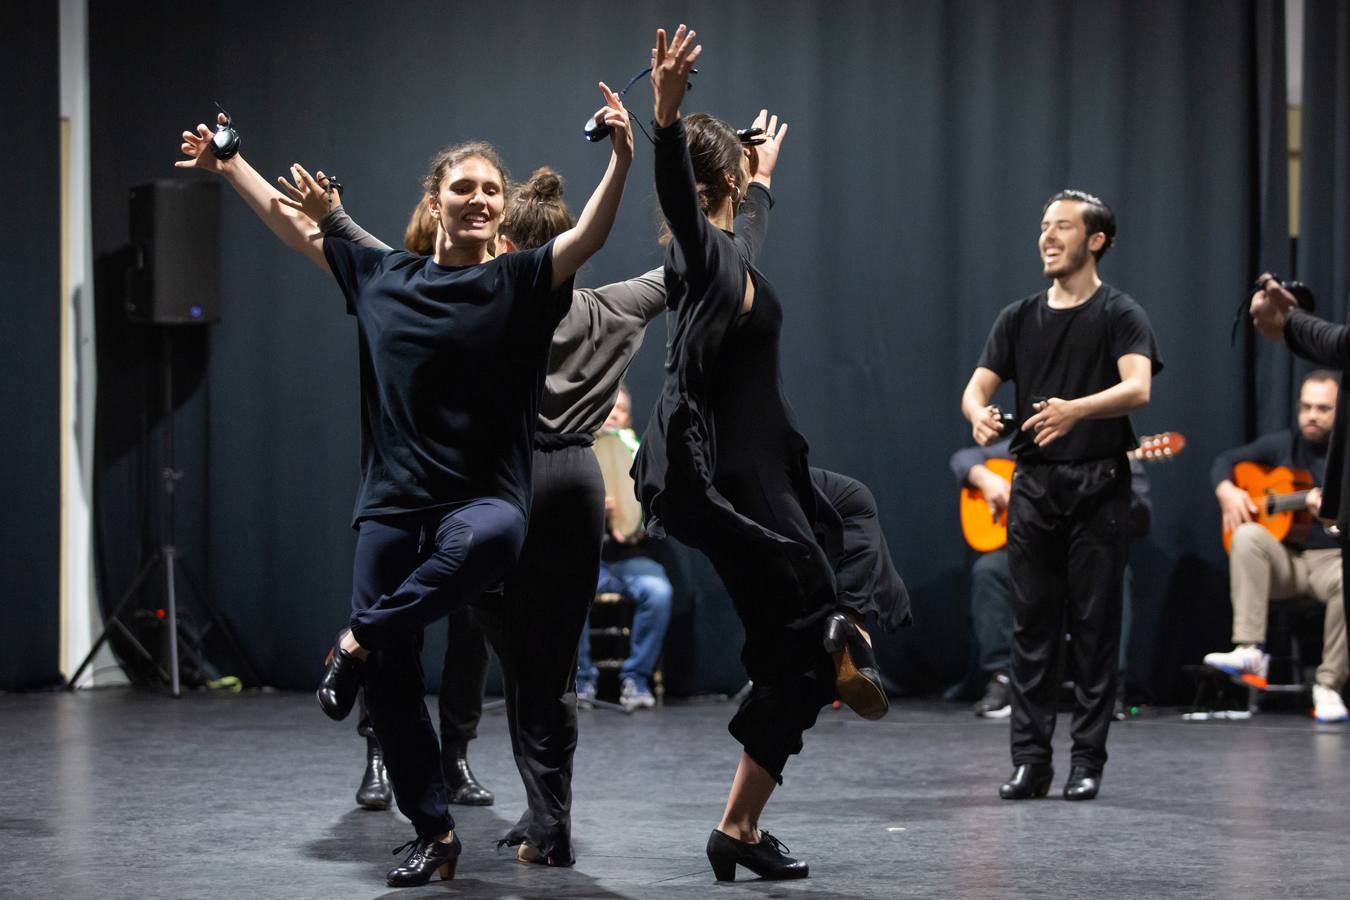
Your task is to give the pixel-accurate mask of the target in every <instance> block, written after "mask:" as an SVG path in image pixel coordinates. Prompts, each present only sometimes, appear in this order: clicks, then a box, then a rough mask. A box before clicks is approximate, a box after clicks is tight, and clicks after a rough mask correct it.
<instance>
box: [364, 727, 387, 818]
mask: <svg viewBox="0 0 1350 900" xmlns="http://www.w3.org/2000/svg"><path fill="white" fill-rule="evenodd" d="M356 802H357V804H358V805H360V806H364V807H365V808H366V809H388V808H389V804H390V803H393V802H394V789H393V787H391V786H390V784H389V772H388V771H386V770H385V768H384V751H383V750H381V749H380V742H379V741H377V740H376V739H375V736H374V735H369V736H368V737H367V738H366V774H365V776H364V777H363V778H362V779H361V786H360V787H359V788H357V789H356Z"/></svg>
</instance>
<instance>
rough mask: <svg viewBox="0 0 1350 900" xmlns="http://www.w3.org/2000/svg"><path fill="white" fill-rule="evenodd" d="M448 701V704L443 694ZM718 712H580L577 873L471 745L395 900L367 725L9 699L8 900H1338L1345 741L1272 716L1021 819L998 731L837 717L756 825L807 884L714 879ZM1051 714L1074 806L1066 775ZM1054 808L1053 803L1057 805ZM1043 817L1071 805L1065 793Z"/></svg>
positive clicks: (93, 701) (939, 709)
mask: <svg viewBox="0 0 1350 900" xmlns="http://www.w3.org/2000/svg"><path fill="white" fill-rule="evenodd" d="M433 703H434V698H433ZM730 713H731V707H730V706H729V705H727V704H724V703H704V704H693V705H669V706H667V707H665V708H664V709H660V710H656V711H653V712H641V713H638V714H635V715H633V716H624V715H619V714H614V713H607V712H601V711H587V712H583V713H582V714H581V746H580V749H579V750H578V754H577V762H576V780H575V806H574V836H575V840H576V846H577V858H578V862H577V865H576V867H575V868H573V869H547V868H543V867H538V866H526V865H521V864H518V863H516V862H515V861H514V857H513V855H511V854H509V853H507V852H505V851H503V852H500V853H499V852H497V851H496V850H495V849H494V846H493V844H494V839H495V838H496V837H497V835H498V834H499V833H501V832H502V831H503V830H504V828H505V827H506V825H507V824H508V820H514V818H515V817H516V816H517V815H518V814H519V813H520V810H521V806H522V798H523V793H522V790H521V788H520V783H519V781H518V779H517V776H516V773H515V769H514V766H513V763H512V762H511V758H510V754H509V744H508V738H507V734H506V723H505V719H504V718H503V716H502V714H500V713H488V714H487V715H486V716H485V718H484V721H483V725H482V728H481V734H480V738H479V740H478V741H477V742H475V743H474V745H473V746H472V749H471V760H472V762H473V764H474V767H475V769H476V770H477V772H478V774H479V776H480V777H481V778H482V780H483V781H484V782H486V783H487V784H488V786H490V787H491V788H493V789H494V790H495V791H496V792H497V805H496V806H494V807H491V808H482V809H464V808H456V809H455V814H456V816H457V819H458V829H459V833H460V835H461V837H462V838H463V840H464V842H465V852H464V856H463V858H462V859H461V860H460V864H459V871H458V874H457V877H456V878H455V880H454V881H451V882H439V881H433V882H432V883H431V884H430V885H428V886H426V887H423V888H413V889H405V890H401V891H393V890H390V889H388V888H386V887H385V886H384V872H385V870H386V869H387V868H388V867H389V866H390V865H391V864H392V863H393V862H394V861H395V858H394V857H393V856H391V855H390V850H391V849H393V847H394V846H395V845H397V844H399V843H402V842H403V841H404V840H405V839H406V838H407V837H409V836H410V834H411V830H410V828H409V826H408V824H407V823H406V821H404V820H403V819H402V818H401V817H399V816H398V815H397V814H396V813H391V812H370V811H363V810H357V809H355V808H354V805H353V801H352V793H353V791H354V789H355V787H356V783H357V781H358V780H359V778H360V775H361V771H362V768H363V763H364V747H363V744H362V743H361V742H360V741H359V740H358V739H357V737H356V735H355V729H354V723H353V722H351V721H349V722H345V723H341V724H338V723H333V722H330V721H328V720H327V719H325V718H323V716H322V715H321V714H320V713H319V711H318V709H317V708H316V706H315V703H314V700H313V698H312V697H311V696H309V695H304V694H293V693H263V694H251V695H250V694H244V695H224V696H220V695H187V696H185V697H183V698H182V699H180V700H172V699H169V698H167V697H165V696H163V695H159V694H155V693H150V692H142V691H132V690H102V691H88V692H82V693H80V694H76V695H69V694H34V695H3V696H0V772H3V773H4V776H3V779H0V785H2V786H0V896H4V897H24V898H28V897H57V898H63V900H73V898H83V897H99V898H111V897H174V898H189V897H245V898H271V897H287V898H289V897H325V898H345V897H379V896H386V895H388V896H399V897H408V898H411V897H568V898H572V897H600V898H619V897H624V898H628V897H631V898H649V897H650V898H665V897H672V898H673V897H679V898H688V897H715V898H725V900H730V898H734V897H788V898H794V897H803V898H806V897H1234V896H1241V897H1252V898H1258V897H1276V896H1278V897H1290V898H1293V897H1338V898H1339V897H1344V896H1346V882H1347V874H1348V869H1350V863H1348V862H1347V860H1348V859H1350V854H1347V852H1346V845H1347V838H1350V729H1347V728H1346V727H1344V726H1337V725H1317V724H1316V723H1314V722H1313V721H1312V720H1311V719H1310V718H1309V717H1307V716H1306V715H1301V714H1296V713H1292V712H1274V713H1266V714H1262V715H1259V716H1257V717H1256V718H1254V719H1252V720H1250V721H1246V722H1232V721H1223V722H1215V721H1211V722H1185V721H1182V720H1181V719H1180V717H1179V715H1178V714H1177V711H1173V710H1164V711H1160V712H1158V713H1157V714H1156V715H1153V716H1150V717H1147V718H1141V719H1137V720H1132V721H1130V722H1127V723H1123V724H1120V725H1117V726H1115V727H1114V728H1113V730H1112V733H1111V751H1112V760H1111V763H1110V765H1109V767H1108V769H1107V773H1106V781H1105V784H1104V787H1103V792H1102V796H1101V797H1100V798H1099V799H1098V800H1096V801H1095V802H1091V803H1077V804H1073V803H1066V802H1064V801H1063V800H1060V799H1057V798H1056V799H1047V800H1040V801H1026V802H1021V803H1010V802H1004V801H1000V800H999V799H998V798H997V797H996V795H995V789H996V786H997V784H998V782H999V781H1000V780H1001V779H1002V778H1003V777H1004V776H1006V774H1007V772H1008V770H1009V766H1008V757H1007V731H1008V726H1007V722H1006V720H1004V721H1001V722H1000V721H986V720H979V719H976V718H974V717H973V716H972V715H970V713H969V712H968V711H967V708H966V707H965V706H954V705H946V704H942V703H939V702H936V701H906V700H901V701H898V702H897V703H896V704H895V705H894V706H893V707H892V710H891V713H890V715H889V716H888V717H887V718H886V719H885V720H884V721H882V722H879V723H869V722H864V721H862V720H860V719H858V718H856V717H855V716H854V715H853V714H852V713H850V712H848V711H847V710H845V711H842V712H835V711H831V710H826V711H825V712H824V713H823V714H822V716H821V719H820V722H819V724H818V725H817V727H816V728H815V729H814V730H813V731H811V732H810V733H809V734H808V736H807V747H806V751H805V753H804V754H803V755H802V756H800V757H798V758H795V759H793V760H792V761H791V763H790V764H789V767H788V770H787V773H786V775H787V780H786V783H785V784H784V786H783V787H782V788H780V789H779V790H778V792H777V793H776V794H775V796H774V798H773V800H772V801H771V802H770V805H769V809H768V811H767V815H766V817H765V819H764V823H763V824H764V825H765V826H766V827H767V828H769V829H770V830H771V831H772V832H774V833H775V834H777V835H778V836H780V837H781V838H782V839H783V840H784V841H785V842H786V843H787V844H788V845H789V846H790V847H791V848H792V850H793V853H794V855H796V856H799V857H801V858H803V859H805V860H807V861H808V862H809V863H810V866H811V877H810V878H809V879H807V880H804V881H797V882H764V881H759V880H755V879H753V876H751V875H749V873H748V872H746V871H745V870H743V869H741V870H738V877H739V878H740V879H741V880H739V881H737V882H736V883H735V884H734V885H717V884H715V883H714V881H713V878H712V874H711V872H710V871H709V869H708V866H707V862H706V860H705V858H704V856H703V844H704V841H705V840H706V838H707V835H708V832H709V830H710V829H711V828H712V826H713V825H715V824H716V822H717V819H718V816H719V814H720V812H721V807H722V801H723V799H724V797H725V794H726V789H727V786H728V784H729V781H730V777H731V771H732V768H733V766H734V764H735V760H736V755H737V752H738V747H737V746H736V745H735V744H734V743H733V742H732V740H731V738H730V737H729V736H728V735H727V733H726V730H725V723H726V720H727V718H728V717H729V715H730ZM1067 726H1068V722H1067V719H1066V718H1065V717H1063V716H1061V719H1060V733H1059V734H1057V735H1056V749H1057V751H1058V752H1059V753H1060V757H1061V761H1060V764H1059V767H1058V768H1059V774H1058V777H1057V779H1056V780H1057V782H1059V781H1062V779H1063V777H1064V775H1066V774H1067V742H1068V735H1067ZM1056 787H1058V784H1057V785H1056ZM1051 796H1052V798H1055V797H1056V795H1055V794H1052V795H1051Z"/></svg>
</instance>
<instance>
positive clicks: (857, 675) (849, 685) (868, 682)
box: [825, 612, 891, 719]
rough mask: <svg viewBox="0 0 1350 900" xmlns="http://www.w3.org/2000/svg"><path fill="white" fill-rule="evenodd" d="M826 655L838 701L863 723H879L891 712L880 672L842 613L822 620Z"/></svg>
mask: <svg viewBox="0 0 1350 900" xmlns="http://www.w3.org/2000/svg"><path fill="white" fill-rule="evenodd" d="M825 652H826V653H829V654H830V655H831V656H833V657H834V688H835V690H836V691H838V692H839V699H840V700H843V701H844V702H845V703H847V704H848V705H849V707H851V708H852V710H853V711H854V712H855V713H857V714H858V715H860V716H862V717H863V718H864V719H880V718H881V717H882V716H884V715H886V710H888V709H890V706H891V702H890V700H889V699H888V698H887V697H886V689H885V688H884V687H883V686H882V684H881V669H880V668H879V667H878V666H877V658H876V656H875V654H873V653H872V645H871V644H869V643H867V638H865V637H863V635H862V632H861V631H859V630H858V626H856V625H854V624H853V623H852V622H850V621H849V618H848V616H846V615H844V614H843V613H842V612H836V613H831V614H830V617H829V618H828V619H826V620H825Z"/></svg>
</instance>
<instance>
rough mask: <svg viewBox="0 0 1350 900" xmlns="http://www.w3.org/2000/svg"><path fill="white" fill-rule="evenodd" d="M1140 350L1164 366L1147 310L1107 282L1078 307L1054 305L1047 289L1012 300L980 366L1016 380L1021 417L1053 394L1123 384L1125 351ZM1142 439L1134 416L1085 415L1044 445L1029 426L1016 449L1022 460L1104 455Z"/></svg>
mask: <svg viewBox="0 0 1350 900" xmlns="http://www.w3.org/2000/svg"><path fill="white" fill-rule="evenodd" d="M1131 353H1138V354H1140V355H1142V356H1146V357H1148V358H1149V359H1151V360H1152V361H1153V373H1154V374H1155V375H1156V374H1157V373H1158V372H1161V371H1162V368H1163V363H1162V356H1161V355H1160V354H1159V353H1158V345H1157V342H1156V341H1155V340H1154V337H1153V329H1152V327H1151V326H1150V325H1149V321H1148V316H1147V315H1146V314H1145V313H1144V310H1143V308H1142V307H1140V306H1139V304H1138V303H1136V302H1135V301H1134V299H1133V298H1131V297H1130V295H1128V294H1126V293H1123V292H1121V291H1118V290H1116V289H1115V288H1113V287H1111V286H1110V285H1108V284H1103V285H1102V286H1101V287H1100V288H1098V289H1097V291H1096V293H1094V294H1093V295H1092V296H1091V297H1089V298H1088V299H1087V300H1086V301H1085V302H1083V303H1080V304H1079V305H1078V306H1075V307H1073V308H1072V309H1052V308H1051V307H1050V302H1049V298H1048V295H1047V292H1046V291H1041V292H1040V293H1038V294H1033V295H1032V296H1030V297H1026V298H1024V299H1022V300H1018V301H1017V302H1015V303H1012V304H1010V305H1008V306H1007V307H1005V308H1004V309H1003V311H1002V312H1000V313H999V315H998V318H997V319H996V320H995V321H994V327H993V329H992V330H991V331H990V332H989V339H988V340H987V341H986V342H985V345H984V352H983V353H982V354H981V355H980V361H979V363H978V365H979V366H981V367H983V368H986V369H990V370H992V371H993V372H994V373H995V374H996V375H998V377H999V378H1001V379H1003V380H1004V381H1013V382H1015V383H1016V386H1017V392H1016V393H1017V400H1016V404H1017V421H1018V423H1019V429H1020V423H1022V422H1025V421H1026V420H1027V419H1029V418H1030V417H1031V416H1032V415H1034V413H1035V411H1034V410H1033V409H1032V404H1034V403H1036V402H1037V401H1040V400H1045V399H1048V398H1050V397H1059V398H1061V399H1064V400H1073V399H1076V398H1078V397H1085V396H1087V395H1089V394H1095V393H1097V392H1098V391H1104V390H1106V389H1107V388H1110V387H1113V386H1114V385H1116V384H1119V383H1120V369H1119V367H1118V365H1117V363H1118V361H1119V360H1120V358H1121V357H1122V356H1126V355H1128V354H1131ZM1136 446H1138V442H1137V441H1136V440H1135V435H1134V429H1133V427H1131V425H1130V419H1129V417H1128V416H1119V417H1116V418H1111V419H1084V420H1082V421H1080V422H1079V423H1078V424H1077V425H1075V426H1074V427H1073V429H1072V430H1071V431H1070V432H1069V433H1068V434H1066V435H1064V436H1063V437H1060V438H1059V439H1058V440H1055V441H1053V442H1052V443H1051V444H1050V445H1049V446H1048V447H1037V446H1036V443H1035V436H1034V435H1033V434H1032V433H1031V432H1030V431H1021V430H1018V431H1017V432H1016V433H1015V434H1014V435H1013V436H1012V453H1013V456H1015V457H1016V458H1017V459H1018V460H1019V461H1022V462H1075V461H1082V460H1092V459H1105V458H1107V457H1111V456H1116V455H1119V454H1121V453H1125V452H1127V451H1129V450H1133V449H1134V448H1135V447H1136Z"/></svg>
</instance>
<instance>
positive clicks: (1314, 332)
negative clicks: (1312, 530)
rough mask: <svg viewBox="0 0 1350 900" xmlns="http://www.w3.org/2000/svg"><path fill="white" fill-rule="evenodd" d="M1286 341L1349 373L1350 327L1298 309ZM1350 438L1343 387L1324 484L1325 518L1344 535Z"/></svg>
mask: <svg viewBox="0 0 1350 900" xmlns="http://www.w3.org/2000/svg"><path fill="white" fill-rule="evenodd" d="M1284 340H1285V343H1287V344H1288V345H1289V349H1290V350H1293V351H1294V352H1295V353H1296V354H1298V355H1299V356H1301V357H1303V358H1304V359H1309V360H1312V361H1313V362H1315V363H1317V364H1318V365H1322V366H1326V367H1328V368H1331V369H1336V370H1338V371H1340V372H1345V371H1346V370H1347V369H1350V328H1347V327H1346V326H1345V325H1336V324H1333V323H1331V322H1328V321H1327V320H1325V319H1319V318H1318V317H1317V316H1314V315H1312V314H1311V313H1306V312H1304V311H1303V310H1301V309H1295V310H1293V311H1291V312H1290V313H1289V316H1288V318H1286V319H1285V322H1284ZM1347 441H1350V404H1347V402H1346V390H1345V388H1344V386H1342V388H1341V390H1340V391H1339V392H1338V393H1337V395H1336V428H1335V430H1334V431H1333V432H1332V435H1331V446H1330V448H1329V449H1328V450H1327V459H1326V479H1325V482H1324V483H1323V485H1322V510H1321V516H1322V518H1324V519H1332V518H1334V519H1335V520H1336V527H1337V528H1338V529H1339V530H1340V532H1341V534H1342V535H1347V534H1350V498H1347V501H1346V502H1342V499H1341V495H1342V494H1343V493H1344V492H1345V486H1346V485H1347V484H1350V455H1347V454H1346V452H1345V445H1346V443H1347Z"/></svg>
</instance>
